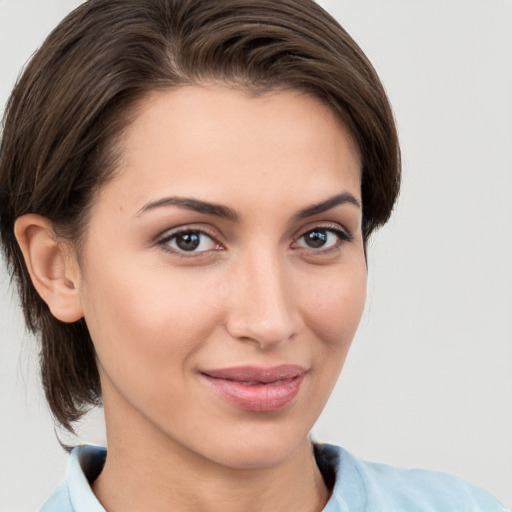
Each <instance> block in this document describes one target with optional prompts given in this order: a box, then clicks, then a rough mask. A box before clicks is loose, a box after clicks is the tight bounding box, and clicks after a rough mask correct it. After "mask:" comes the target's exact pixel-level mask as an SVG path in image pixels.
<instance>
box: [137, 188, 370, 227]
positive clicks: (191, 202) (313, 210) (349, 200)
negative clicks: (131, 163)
mask: <svg viewBox="0 0 512 512" xmlns="http://www.w3.org/2000/svg"><path fill="white" fill-rule="evenodd" d="M342 204H351V205H354V206H356V207H357V208H361V203H360V202H359V201H358V200H357V199H356V198H355V197H354V196H353V195H352V194H350V193H348V192H343V193H342V194H337V195H335V196H333V197H330V198H329V199H326V200H325V201H322V202H321V203H316V204H313V205H311V206H308V207H307V208H304V209H303V210H300V211H299V212H297V213H296V214H295V215H294V218H295V219H297V220H300V219H304V218H307V217H312V216H313V215H318V214H319V213H323V212H326V211H328V210H331V209H332V208H334V207H335V206H339V205H342ZM164 206H178V207H180V208H185V209H186V210H192V211H194V212H198V213H204V214H206V215H214V216H216V217H221V218H224V219H228V220H232V221H237V220H239V218H240V217H239V215H238V213H236V212H235V210H232V209H231V208H228V207H227V206H223V205H220V204H215V203H210V202H207V201H201V200H199V199H192V198H187V197H164V198H162V199H158V200H157V201H152V202H150V203H147V204H145V205H144V206H143V207H142V208H141V209H140V210H139V211H138V212H137V214H136V217H140V216H141V215H142V214H143V213H146V212H148V211H151V210H154V209H156V208H161V207H164Z"/></svg>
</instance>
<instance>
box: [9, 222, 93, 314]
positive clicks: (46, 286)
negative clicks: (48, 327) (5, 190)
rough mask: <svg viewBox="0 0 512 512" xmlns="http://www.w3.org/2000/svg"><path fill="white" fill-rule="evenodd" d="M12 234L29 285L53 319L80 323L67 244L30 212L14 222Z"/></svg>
mask: <svg viewBox="0 0 512 512" xmlns="http://www.w3.org/2000/svg"><path fill="white" fill-rule="evenodd" d="M14 232H15V234H16V239H17V241H18V244H19V246H20V248H21V252H22V253H23V258H24V260H25V264H26V266H27V269H28V272H29V274H30V277H31V279H32V283H33V285H34V287H35V289H36V290H37V292H38V293H39V295H40V296H41V298H42V299H43V300H44V301H45V302H46V304H47V305H48V307H49V308H50V311H51V312H52V314H53V316H55V318H57V319H58V320H61V321H62V322H76V321H77V320H80V318H82V317H83V310H82V304H81V300H80V291H79V284H80V272H79V267H78V263H77V261H76V258H74V257H73V255H72V253H71V251H70V249H69V246H68V244H66V243H64V242H63V241H61V240H59V238H58V237H57V235H56V234H55V232H54V230H53V227H52V224H51V222H50V221H49V220H48V219H46V218H45V217H42V216H40V215H35V214H31V213H30V214H26V215H23V216H21V217H19V218H18V219H16V223H15V227H14Z"/></svg>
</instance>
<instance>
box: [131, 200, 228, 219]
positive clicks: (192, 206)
mask: <svg viewBox="0 0 512 512" xmlns="http://www.w3.org/2000/svg"><path fill="white" fill-rule="evenodd" d="M162 206H179V207H180V208H185V209H186V210H192V211H194V212H198V213H205V214H206V215H215V216H216V217H222V218H224V219H229V220H235V221H236V220H238V214H237V213H236V212H235V210H232V209H231V208H228V207H227V206H222V205H220V204H215V203H208V202H206V201H200V200H199V199H191V198H187V197H164V198H163V199H158V200H157V201H152V202H150V203H147V204H145V205H144V206H143V207H142V208H141V209H140V210H139V211H138V213H137V215H136V217H140V216H141V215H142V214H143V213H146V212H147V211H150V210H154V209H155V208H160V207H162Z"/></svg>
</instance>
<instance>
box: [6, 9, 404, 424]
mask: <svg viewBox="0 0 512 512" xmlns="http://www.w3.org/2000/svg"><path fill="white" fill-rule="evenodd" d="M205 81H222V82H229V83H230V84H233V85H236V86H239V87H243V88H244V89H247V90H249V91H251V92H253V93H256V94H259V93H264V92H265V91H268V90H273V89H296V90H300V91H304V92H307V93H309V94H311V95H313V96H315V97H316V98H319V99H320V100H321V101H323V102H325V103H326V104H328V105H329V106H330V107H331V108H332V109H333V110H334V111H335V112H336V113H337V114H338V115H339V116H340V118H341V120H342V121H343V123H344V124H345V125H346V127H347V128H348V129H349V130H350V132H351V133H352V136H353V137H354V139H355V141H356V142H357V144H358V146H359V150H360V152H361V155H362V166H363V168H362V185H361V186H362V190H361V193H362V203H363V236H364V240H365V241H366V240H367V238H368V236H369V235H370V234H371V233H372V231H373V230H374V229H375V228H377V227H378V226H381V225H382V224H384V223H385V222H386V221H387V220H388V218H389V216H390V214H391V211H392V209H393V205H394V203H395V200H396V197H397V194H398V190H399V184H400V152H399V146H398V140H397V133H396V128H395V124H394V119H393V115H392V111H391V108H390V105H389V102H388V99H387V97H386V94H385V91H384V89H383V87H382V85H381V83H380V80H379V78H378V76H377V74H376V72H375V70H374V69H373V67H372V65H371V64H370V62H369V61H368V59H367V58H366V57H365V55H364V54H363V52H362V51H361V49H360V48H359V47H358V46H357V44H356V43H355V42H354V41H353V40H352V38H351V37H350V36H349V35H348V34H347V33H346V32H345V30H344V29H343V28H342V27H340V25H339V24H338V23H337V22H336V21H335V20H334V19H333V18H332V17H331V16H330V15H329V14H328V13H327V12H325V11H324V10H323V9H322V8H321V7H319V6H318V5H317V4H316V3H315V2H314V1H312V0H89V1H87V2H85V3H84V4H82V5H81V6H80V7H78V8H77V9H76V10H74V11H73V12H72V13H71V14H69V15H68V16H67V17H66V18H65V19H64V20H63V21H62V22H61V23H60V24H59V26H58V27H57V28H56V29H55V30H54V31H53V32H52V33H51V34H50V35H49V37H48V38H47V40H46V41H45V42H44V44H43V45H42V47H41V48H40V49H39V50H38V51H37V53H36V54H35V55H34V57H33V58H32V60H31V62H30V63H29V65H28V66H27V68H26V70H25V71H24V73H23V75H22V76H21V78H20V80H19V81H18V83H17V85H16V87H15V88H14V90H13V92H12V95H11V97H10V99H9V102H8V104H7V109H6V114H5V117H4V122H3V137H2V143H1V152H0V217H1V219H0V220H1V224H0V228H1V235H2V242H3V249H4V253H5V256H6V261H7V264H8V266H9V269H10V271H11V275H12V276H13V277H14V278H15V280H16V282H17V284H18V288H19V292H20V297H21V302H22V306H23V310H24V314H25V319H26V322H27V325H28V327H29V328H30V329H31V330H32V332H34V333H36V334H38V335H39V336H40V339H41V372H42V380H43V385H44V390H45V393H46V398H47V400H48V403H49V405H50V408H51V410H52V413H53V414H54V416H55V418H56V419H57V421H58V422H59V423H61V424H62V425H63V426H64V427H65V428H67V429H68V430H70V431H72V430H73V429H72V423H73V422H74V421H76V420H77V419H79V418H80V417H81V415H82V414H83V413H84V411H85V410H86V409H87V407H89V406H91V405H95V404H99V403H100V402H101V389H100V382H99V375H98V371H97V368H96V361H95V352H94V347H93V344H92V341H91V339H90V336H89V332H88V329H87V326H86V324H85V322H84V320H83V319H82V320H81V321H79V322H76V323H72V324H66V323H63V322H60V321H58V320H57V319H56V318H54V317H53V316H52V314H51V313H50V311H49V309H48V307H47V306H46V304H45V303H44V302H43V300H42V299H41V298H40V297H39V295H38V294H37V292H36V290H35V288H34V287H33V285H32V282H31V280H30V276H29V274H28V272H27V268H26V266H25V263H24V260H23V257H22V254H21V251H20V248H19V246H18V244H17V242H16V239H15V236H14V222H15V220H16V219H17V218H18V217H20V216H21V215H24V214H26V213H37V214H39V215H42V216H44V217H46V218H48V219H49V220H50V221H51V222H52V223H53V225H54V227H55V230H56V232H57V233H59V235H61V236H63V237H65V238H67V239H69V240H70V241H72V242H73V243H75V244H77V245H79V242H80V239H81V237H82V235H83V234H84V232H85V229H86V227H87V213H88V208H89V206H90V204H91V200H92V197H93V195H94V193H95V192H96V191H97V190H98V189H99V188H100V187H101V186H102V185H103V184H104V183H105V182H106V180H107V179H109V177H111V176H112V173H113V171H114V170H115V167H116V159H115V152H114V151H113V150H114V148H115V142H116V140H117V139H118V137H119V136H120V135H121V134H122V132H123V129H124V128H125V127H126V125H127V123H128V122H129V116H127V113H129V112H130V110H131V108H132V107H133V106H134V105H135V104H136V103H137V102H138V101H139V100H140V99H141V98H142V97H144V96H145V95H146V94H148V93H149V92H151V91H154V90H155V89H160V88H172V87H177V86H182V85H187V84H194V83H202V82H205Z"/></svg>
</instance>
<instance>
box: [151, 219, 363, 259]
mask: <svg viewBox="0 0 512 512" xmlns="http://www.w3.org/2000/svg"><path fill="white" fill-rule="evenodd" d="M314 231H325V232H327V233H331V234H334V235H335V236H336V237H337V239H338V240H337V242H336V243H335V244H334V245H333V246H330V247H327V248H325V249H323V248H322V247H320V248H318V249H314V248H311V247H310V248H308V247H304V246H301V247H298V248H297V250H306V251H309V252H311V253H314V254H317V255H320V254H322V255H327V254H331V252H332V251H335V250H339V249H340V247H341V245H343V244H344V243H346V242H351V241H352V240H353V239H354V236H353V235H352V234H351V233H350V232H348V231H347V230H344V229H340V227H339V225H337V224H336V225H329V224H320V225H317V226H314V227H312V228H308V229H306V230H304V231H302V232H301V234H300V235H299V236H298V237H297V238H296V239H295V241H294V242H293V244H292V245H294V244H296V243H297V242H298V241H299V240H300V239H302V238H303V237H304V236H306V235H307V234H308V233H312V232H314ZM187 234H194V235H199V237H203V236H206V237H208V238H209V239H210V240H211V241H212V242H213V243H214V244H216V248H215V249H214V250H215V251H217V250H224V248H223V247H222V244H221V243H220V242H218V241H217V240H216V238H215V237H214V236H213V235H211V234H210V233H208V232H207V231H205V230H204V229H195V228H184V229H179V230H178V231H175V232H172V233H170V234H165V235H164V236H163V237H161V238H159V239H158V240H157V241H156V244H157V245H158V246H159V247H161V248H162V249H163V250H164V251H166V252H168V253H171V254H172V255H174V256H177V257H179V258H198V257H204V256H205V254H207V253H210V250H205V251H199V252H196V251H185V250H179V249H174V248H171V247H169V243H170V242H171V241H172V240H175V239H176V238H177V237H179V236H180V235H187Z"/></svg>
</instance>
